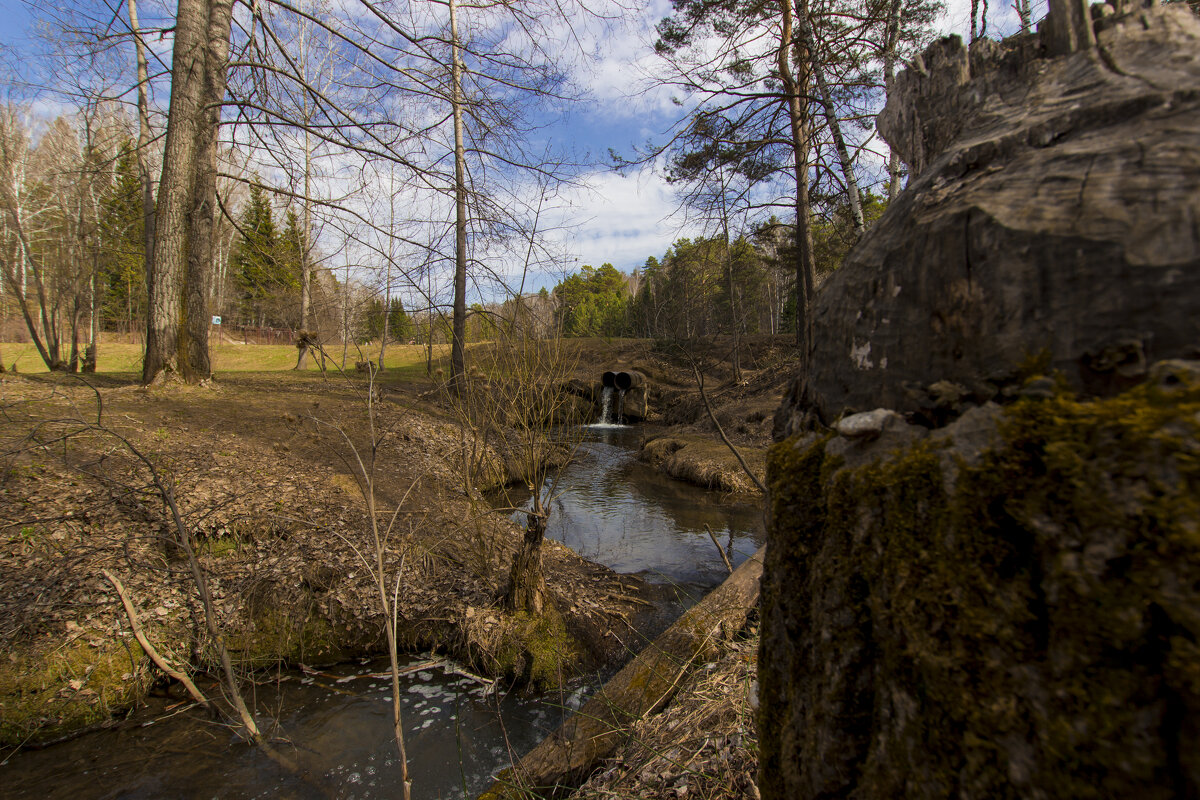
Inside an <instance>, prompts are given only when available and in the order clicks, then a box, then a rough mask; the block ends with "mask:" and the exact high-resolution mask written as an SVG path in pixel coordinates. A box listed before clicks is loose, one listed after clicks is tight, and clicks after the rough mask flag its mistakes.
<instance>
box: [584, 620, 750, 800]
mask: <svg viewBox="0 0 1200 800" xmlns="http://www.w3.org/2000/svg"><path fill="white" fill-rule="evenodd" d="M757 668H758V634H757V629H756V628H755V629H751V631H750V635H749V636H748V637H747V638H742V639H737V640H734V641H733V642H730V643H728V645H727V646H726V649H725V650H724V651H723V653H722V654H721V656H720V658H718V659H717V660H716V661H714V662H710V663H707V664H703V665H701V666H699V667H697V668H696V669H695V670H694V671H693V673H692V675H691V677H690V679H689V681H688V683H686V684H685V685H684V686H683V688H682V689H681V690H680V692H679V694H678V695H676V697H675V700H674V701H673V702H672V703H671V705H669V706H668V707H667V709H666V710H665V711H663V712H662V713H661V714H657V715H654V716H651V717H646V718H644V719H642V720H639V721H638V722H637V723H635V724H634V725H633V726H631V727H630V729H629V730H628V732H627V733H628V741H627V743H626V744H625V745H623V746H622V747H621V748H620V749H619V750H618V751H617V752H616V753H615V754H614V755H613V756H612V758H610V759H608V760H607V761H606V762H605V763H604V765H603V766H602V767H601V768H600V770H598V771H597V772H596V773H595V774H593V775H592V777H591V778H590V779H589V780H588V781H587V783H585V784H584V785H583V786H582V787H580V788H579V790H578V791H576V792H575V793H574V794H573V795H571V797H572V798H573V799H574V800H602V799H603V800H609V799H610V798H618V797H619V798H632V797H637V798H663V800H667V799H668V798H669V799H670V800H679V798H755V799H757V798H758V788H757V786H756V784H755V780H756V775H757V772H758V737H757V734H756V732H755V727H754V708H753V705H752V704H753V703H756V702H757V700H756V695H757V683H756V682H755V674H756V670H757Z"/></svg>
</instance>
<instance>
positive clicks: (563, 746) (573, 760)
mask: <svg viewBox="0 0 1200 800" xmlns="http://www.w3.org/2000/svg"><path fill="white" fill-rule="evenodd" d="M765 550H766V548H765V546H764V547H763V548H760V549H759V551H758V552H757V553H755V554H754V555H753V556H751V557H750V558H749V559H747V560H746V561H745V562H744V563H743V564H742V565H741V566H740V567H738V568H737V569H736V570H734V572H733V574H732V575H730V576H729V577H728V578H727V579H726V580H725V582H724V583H722V584H721V585H720V586H718V587H717V588H716V589H713V590H712V591H711V592H709V593H708V595H706V596H705V597H704V599H703V600H701V601H700V602H699V603H697V604H696V605H695V606H693V607H692V608H691V609H689V610H688V611H686V612H685V613H684V614H683V616H681V617H680V618H679V619H678V620H676V622H675V623H674V624H673V625H672V626H671V627H669V628H667V630H666V631H664V632H663V633H662V634H661V635H660V636H659V637H658V638H657V639H655V640H654V641H653V642H652V643H650V644H649V645H647V646H646V648H645V649H644V650H642V652H640V653H639V654H638V655H637V657H636V658H634V660H633V661H631V662H629V663H628V664H627V665H625V667H624V668H623V669H622V670H621V671H620V672H618V673H617V674H616V676H614V677H613V679H612V680H610V681H609V682H608V683H606V684H605V685H604V688H602V689H601V690H600V691H599V692H597V693H596V694H595V695H594V696H593V697H592V698H591V699H590V700H588V701H587V703H585V704H584V706H583V708H581V709H579V711H577V712H575V714H574V715H573V716H572V717H571V718H570V719H568V720H567V721H566V722H565V723H563V725H562V727H560V728H559V729H558V730H557V731H555V732H554V733H552V734H551V735H550V736H548V737H546V738H545V739H543V740H542V742H541V743H540V744H539V745H538V746H537V747H535V748H534V749H533V750H532V751H531V752H530V753H529V755H527V756H525V757H524V758H522V759H521V760H520V761H519V762H518V763H516V764H514V765H513V767H512V768H511V769H506V770H504V771H503V772H501V773H500V774H499V775H498V776H496V780H495V781H494V782H493V783H492V785H491V787H490V788H489V789H488V790H487V791H485V792H484V793H483V794H481V795H480V796H479V800H509V799H511V800H516V799H517V798H528V797H529V796H530V793H534V794H538V795H553V794H556V793H561V792H564V791H566V790H570V789H573V788H575V787H576V786H578V785H579V784H580V783H582V782H583V781H584V780H585V779H586V778H587V776H588V774H589V773H590V772H591V771H592V770H593V769H594V768H595V767H596V765H597V764H599V763H600V761H601V760H602V759H604V758H605V757H606V756H608V755H610V754H611V753H612V752H613V751H614V750H616V748H617V746H618V745H619V744H620V743H621V742H622V741H623V739H624V738H625V737H626V735H627V734H628V731H629V729H630V726H631V725H632V723H633V722H634V721H636V720H638V719H640V718H641V717H643V716H645V715H646V714H652V713H654V712H655V711H658V710H659V709H661V708H662V707H663V706H664V705H666V703H667V701H668V700H670V699H671V696H672V695H673V694H674V692H675V689H676V688H677V687H678V686H679V683H680V682H681V680H682V679H683V677H684V676H685V674H686V673H687V671H688V668H689V667H690V666H691V665H692V664H693V663H695V662H696V661H698V660H700V659H703V658H706V657H708V656H710V655H711V654H712V653H713V652H714V651H715V649H716V645H717V642H718V641H719V640H720V639H721V637H722V635H723V634H725V633H732V632H733V631H736V630H738V629H740V628H741V627H742V626H743V625H744V624H745V621H746V615H747V613H749V611H750V610H751V609H753V608H754V607H755V606H757V605H758V591H759V579H760V578H761V577H762V562H763V556H764V553H765Z"/></svg>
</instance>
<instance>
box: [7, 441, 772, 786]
mask: <svg viewBox="0 0 1200 800" xmlns="http://www.w3.org/2000/svg"><path fill="white" fill-rule="evenodd" d="M641 436H642V434H641V431H640V430H639V429H638V428H636V427H631V426H617V425H593V426H588V427H587V428H586V429H585V436H584V439H583V441H582V443H581V444H580V445H579V447H578V449H577V451H576V455H575V458H574V460H573V461H572V463H571V464H570V465H569V466H568V467H567V468H566V469H565V470H564V472H563V475H562V478H561V479H560V481H559V484H558V486H557V487H555V491H554V497H553V501H552V502H553V505H552V511H551V516H550V522H549V526H548V528H547V535H548V536H550V537H551V538H554V539H557V540H559V541H561V542H563V543H564V544H566V545H568V546H570V547H571V548H573V549H575V550H576V551H577V552H579V553H580V554H581V555H583V556H584V557H585V558H588V559H591V560H593V561H596V562H598V563H601V564H605V565H607V566H609V567H611V568H613V569H614V570H616V571H618V572H625V573H636V574H638V575H639V576H641V577H642V578H644V579H645V580H647V581H648V582H649V583H651V584H653V586H654V588H655V592H654V594H655V597H656V599H657V601H658V602H657V613H656V614H655V615H652V618H651V619H650V621H649V622H647V624H646V625H647V629H646V630H645V631H643V632H644V633H645V635H647V636H652V635H655V634H656V633H657V632H658V631H659V630H661V629H662V628H664V627H666V625H668V624H670V622H671V621H672V620H673V619H675V618H676V617H677V616H678V615H679V613H681V612H682V610H683V609H685V608H687V607H689V606H690V605H692V604H694V603H695V602H696V601H697V600H698V599H699V598H700V597H701V596H703V594H704V593H705V592H707V591H708V590H709V589H711V588H712V587H713V586H715V585H717V584H718V583H720V582H721V580H722V579H723V578H724V576H725V575H726V574H727V573H726V569H725V566H724V564H723V562H722V560H721V558H720V556H719V554H718V552H717V548H716V547H714V545H713V543H712V540H711V539H710V538H709V535H708V533H706V532H705V526H706V525H707V526H708V527H709V528H710V529H711V530H712V532H713V534H714V535H715V536H716V538H717V539H718V541H719V542H720V543H721V545H722V546H723V547H724V546H728V547H729V548H730V550H731V553H732V560H733V562H734V565H735V566H736V565H737V564H740V563H741V562H742V561H744V560H745V559H746V558H747V557H748V556H750V555H751V554H753V552H754V551H755V550H756V549H757V548H758V546H759V544H761V542H762V540H763V531H762V515H761V510H760V508H759V507H758V506H755V505H752V504H747V503H731V502H727V501H725V500H724V499H723V498H721V497H720V496H719V495H717V494H715V493H711V492H705V491H703V490H701V489H698V488H695V487H691V486H688V485H686V484H683V483H680V482H678V481H674V480H672V479H670V478H667V477H666V476H665V475H662V474H661V473H659V472H658V471H657V470H655V469H653V468H651V467H648V466H646V465H644V464H641V463H640V462H638V461H637V459H636V454H637V450H638V448H639V446H640V443H641ZM527 497H528V492H526V497H525V498H522V497H520V496H519V495H516V494H509V495H508V496H507V498H500V499H498V500H497V502H498V504H500V505H506V504H507V505H511V506H513V507H517V506H520V504H521V503H522V502H524V501H525V500H526V499H527ZM516 515H517V516H519V512H517V514H516ZM407 663H408V665H409V666H410V667H411V671H410V672H408V673H407V674H406V675H404V676H402V679H401V680H402V683H401V686H402V688H403V690H404V697H403V711H402V714H403V719H404V724H405V738H406V744H407V749H408V760H409V777H410V779H411V780H412V785H413V792H412V796H413V798H463V797H468V798H469V797H474V796H475V795H476V794H478V793H479V792H480V791H482V790H483V789H485V788H486V787H487V786H488V785H489V784H490V782H491V778H492V776H493V775H494V774H495V773H496V772H497V771H499V770H500V769H503V768H504V767H506V766H508V765H509V764H511V763H512V761H513V760H514V758H519V757H520V756H521V755H523V754H524V753H526V752H528V751H529V750H531V749H532V748H533V746H534V745H535V744H536V743H537V742H538V741H540V740H541V739H542V738H543V737H545V736H546V735H547V734H548V733H550V732H552V731H553V730H554V729H555V728H557V727H558V726H559V724H561V722H562V721H563V719H564V717H565V716H566V715H567V714H569V713H570V712H571V711H572V710H573V709H575V708H578V707H579V706H580V705H581V704H582V703H583V701H584V700H585V699H586V695H587V694H588V693H589V692H591V691H593V690H594V688H595V686H594V685H592V684H587V683H584V682H580V683H578V684H575V685H572V688H571V691H569V692H564V693H556V694H552V695H521V694H518V693H508V694H505V693H503V692H502V691H501V692H496V691H492V690H491V689H490V688H489V686H487V685H484V684H481V683H480V682H479V681H478V680H477V679H475V678H474V677H471V676H469V675H464V674H461V673H458V672H455V671H454V669H455V667H454V665H453V663H452V662H443V661H441V660H440V659H435V658H434V657H432V656H424V657H411V658H409V659H408V661H407ZM386 671H387V661H386V659H382V660H373V661H364V662H361V663H354V664H342V665H338V666H335V667H329V668H323V669H321V670H320V671H318V672H315V673H314V672H311V671H310V672H301V671H289V672H283V673H280V674H279V675H278V676H277V677H276V678H275V679H274V680H272V681H270V682H268V683H264V684H260V685H258V686H257V687H255V689H254V695H253V698H252V699H253V707H255V708H257V709H259V712H260V713H259V718H260V724H263V725H264V726H270V727H269V730H271V733H272V735H273V736H275V737H277V738H278V739H279V740H280V742H279V744H278V749H279V751H280V752H283V753H285V754H286V755H287V756H288V757H289V758H290V759H292V760H293V761H294V762H296V763H299V764H302V765H303V768H304V772H305V776H304V777H303V778H301V777H298V776H297V775H296V774H295V773H293V772H291V771H289V770H286V769H284V768H283V767H281V766H279V765H278V764H277V763H275V762H274V761H272V760H271V759H269V758H268V757H267V756H266V755H265V754H264V753H263V752H262V751H261V750H259V749H257V748H253V747H250V746H247V745H245V744H241V743H239V742H238V741H237V739H236V736H235V735H234V733H233V731H232V730H230V729H229V728H227V727H225V726H224V725H221V724H218V723H215V722H213V721H211V720H209V719H208V718H207V717H206V716H205V715H204V714H203V713H202V712H200V711H199V710H197V709H195V708H193V707H192V706H191V704H190V703H187V702H183V701H182V700H181V699H179V698H178V697H156V698H151V700H150V701H149V702H148V703H147V704H146V706H145V707H143V708H141V709H139V710H137V711H136V712H135V713H134V714H133V715H132V716H131V717H130V719H129V720H128V721H127V722H126V724H125V725H123V726H122V727H121V728H119V729H116V730H108V731H99V732H96V733H91V734H87V735H84V736H81V737H79V738H77V739H74V740H72V741H69V742H65V743H62V744H59V745H53V746H50V747H47V748H44V749H41V750H29V751H25V752H21V753H17V754H16V755H13V756H12V757H11V758H10V759H9V760H8V761H7V763H6V764H4V765H3V766H0V786H2V787H3V789H2V790H0V796H3V797H5V798H14V800H15V799H16V798H30V799H31V800H33V799H36V800H47V799H48V798H70V799H71V800H79V798H117V797H121V798H161V797H172V798H275V797H314V798H315V797H337V798H345V799H346V800H350V799H351V798H385V797H387V798H390V797H399V796H400V791H399V780H400V778H399V772H400V770H399V764H398V761H397V758H396V749H395V742H394V740H393V739H392V731H391V690H390V681H389V680H388V679H387V678H385V677H383V673H385V672H386ZM201 688H203V689H205V690H210V689H211V690H212V691H219V690H217V689H216V688H215V687H209V686H202V687H201ZM248 699H250V698H248Z"/></svg>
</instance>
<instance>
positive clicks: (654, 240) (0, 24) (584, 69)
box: [0, 0, 1045, 286]
mask: <svg viewBox="0 0 1200 800" xmlns="http://www.w3.org/2000/svg"><path fill="white" fill-rule="evenodd" d="M39 1H41V0H39ZM342 1H343V2H348V1H349V0H342ZM1044 2H1045V0H1038V4H1037V5H1035V18H1039V17H1040V16H1042V14H1043V13H1044ZM1002 3H1003V0H1001V2H1000V3H997V2H995V0H993V5H994V6H1000V7H998V8H993V10H992V17H991V18H990V19H991V22H990V25H992V26H993V28H994V29H1000V30H1005V29H1006V30H1009V31H1011V30H1013V29H1015V13H1014V12H1013V11H1012V9H1011V8H1009V7H1007V6H1002ZM637 8H638V9H639V13H640V16H639V17H637V18H636V19H632V20H630V21H627V22H626V23H625V24H623V25H621V26H618V27H616V28H614V29H610V30H609V31H608V32H607V33H606V35H605V36H604V38H603V40H602V41H597V42H589V43H586V44H587V46H588V47H589V49H591V51H592V55H593V56H594V58H593V59H592V60H590V61H588V63H587V64H586V65H585V66H583V65H579V66H577V67H576V70H575V74H574V78H575V80H576V81H577V82H578V83H579V84H581V85H582V86H583V87H584V88H585V89H586V90H587V93H588V99H587V100H586V101H585V102H584V103H582V104H578V105H577V106H575V107H574V108H573V109H572V111H571V112H570V114H569V115H568V116H567V118H565V119H563V120H561V121H559V122H558V123H556V125H555V126H554V127H553V128H552V129H550V130H548V131H546V132H545V135H546V136H548V137H549V138H551V139H553V140H554V141H556V142H559V143H566V144H569V145H570V146H571V147H572V148H573V149H575V150H576V151H577V152H586V153H590V155H592V156H593V157H594V158H595V159H596V161H595V164H596V165H595V166H594V167H593V168H591V169H589V170H587V171H586V173H585V175H584V176H583V178H584V180H583V181H582V183H583V184H585V185H584V186H580V187H578V188H573V189H571V190H569V191H567V192H565V193H564V194H563V196H562V201H563V203H564V206H565V207H564V209H563V210H561V211H560V212H559V219H558V222H559V223H561V224H563V225H565V226H566V227H565V228H563V229H561V230H559V231H557V232H556V233H555V234H553V235H554V236H555V237H556V238H557V239H558V245H559V249H560V250H561V252H562V253H563V262H562V264H561V268H562V269H563V270H567V271H570V270H573V269H577V268H578V267H579V266H582V265H583V264H592V265H594V266H599V265H600V264H602V263H605V262H608V263H611V264H613V265H614V266H616V267H617V268H618V269H620V270H622V271H626V272H628V271H631V270H632V269H634V268H636V267H639V266H641V265H642V264H643V263H644V262H645V260H646V259H647V257H649V256H656V257H661V256H662V254H663V253H664V252H665V251H666V249H667V248H668V247H669V246H670V245H671V243H672V242H673V241H674V240H676V239H678V238H680V237H682V236H695V235H698V234H700V233H702V231H700V230H699V229H697V228H694V227H691V228H689V227H688V226H687V224H686V221H685V220H684V219H683V218H682V215H681V214H680V213H678V201H677V198H676V196H675V193H674V190H673V189H672V187H670V186H669V185H668V184H667V183H666V182H665V181H664V180H663V178H662V176H661V175H660V174H658V173H657V172H656V171H654V170H653V169H651V168H644V169H642V170H640V171H636V172H633V173H631V174H617V173H616V172H613V171H612V170H610V169H608V168H606V166H605V163H606V162H607V157H606V156H607V152H608V150H609V149H610V148H612V149H613V150H616V151H617V152H619V153H622V154H631V153H632V152H633V150H634V148H635V147H636V146H638V145H641V144H644V143H646V142H647V141H663V139H664V138H665V137H666V135H667V134H668V132H669V130H670V129H671V127H672V125H674V124H675V123H676V122H677V120H678V118H679V115H680V113H681V110H680V108H679V107H678V106H676V105H675V104H673V103H672V102H671V97H670V95H669V93H667V92H665V91H662V90H659V91H654V90H649V91H644V87H645V75H646V72H647V70H648V68H650V67H651V66H652V62H653V52H652V43H653V38H654V28H653V26H654V24H655V23H656V22H657V21H658V20H660V19H661V18H662V17H664V16H667V15H668V14H669V13H670V2H669V0H651V1H650V2H648V3H644V4H641V5H638V6H637ZM969 8H970V0H948V9H947V12H946V13H945V14H944V15H943V18H942V19H941V21H940V22H939V24H938V28H939V29H940V31H941V32H944V33H959V34H960V35H963V34H965V33H966V31H967V30H968V29H969V24H970V23H969V19H970V11H969ZM29 24H30V14H29V12H28V7H27V5H26V3H25V2H24V0H0V44H2V45H4V46H5V47H6V48H13V47H15V46H18V45H19V44H20V42H21V40H22V39H23V38H24V37H26V36H27V35H28V28H29ZM160 46H161V47H164V48H165V47H166V46H167V45H166V44H163V45H160ZM547 280H548V279H546V278H542V279H541V280H539V281H538V283H542V284H544V283H546V282H547ZM535 286H536V284H535Z"/></svg>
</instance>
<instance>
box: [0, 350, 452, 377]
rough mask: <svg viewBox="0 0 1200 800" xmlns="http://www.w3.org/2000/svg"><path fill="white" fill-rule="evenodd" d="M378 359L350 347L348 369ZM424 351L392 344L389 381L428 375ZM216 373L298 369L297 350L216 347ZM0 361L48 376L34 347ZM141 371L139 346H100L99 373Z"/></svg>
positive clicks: (336, 353) (4, 354)
mask: <svg viewBox="0 0 1200 800" xmlns="http://www.w3.org/2000/svg"><path fill="white" fill-rule="evenodd" d="M328 353H329V355H330V356H331V357H333V359H334V361H335V363H336V362H340V361H341V357H342V348H341V346H333V347H331V348H330V349H329V350H328ZM448 354H449V346H448V345H434V348H433V358H434V364H435V366H436V365H437V364H438V362H440V361H442V360H444V359H445V358H446V357H447V356H448ZM378 356H379V345H378V344H377V343H376V344H372V345H370V346H365V347H362V348H359V347H351V348H350V349H349V350H348V351H347V354H346V362H347V366H348V367H349V369H351V370H353V369H354V364H355V363H356V362H358V361H365V360H367V359H368V358H370V359H372V360H374V359H376V358H378ZM425 356H426V353H425V348H424V347H421V346H420V345H408V344H403V345H401V344H389V345H388V348H387V357H386V361H385V363H384V366H385V367H386V368H387V370H388V376H389V377H396V378H401V377H418V376H423V375H424V374H425ZM212 357H213V371H214V372H217V373H220V372H274V371H279V370H290V369H291V368H292V367H294V366H295V365H296V348H295V347H293V346H292V345H287V344H224V343H222V344H216V345H214V346H213V349H212ZM0 361H2V362H3V364H4V367H5V368H6V369H11V368H12V366H13V365H14V364H16V366H17V369H18V370H19V371H20V372H46V365H45V364H44V363H42V359H41V356H39V355H38V352H37V348H35V347H34V346H33V345H32V344H15V343H0ZM307 368H308V369H309V370H311V371H316V370H317V359H316V358H314V357H312V356H310V357H309V359H308V367H307ZM141 369H142V347H141V345H137V344H118V343H111V344H110V343H106V342H101V343H100V355H99V359H98V361H97V363H96V371H97V372H110V373H111V372H115V373H121V372H140V371H141Z"/></svg>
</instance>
